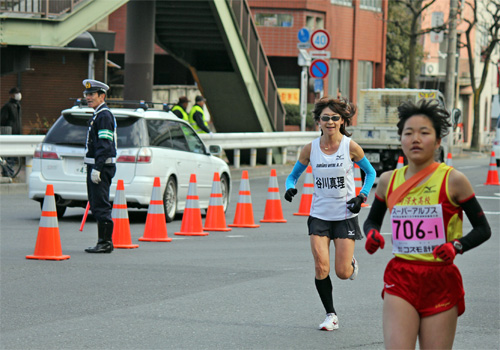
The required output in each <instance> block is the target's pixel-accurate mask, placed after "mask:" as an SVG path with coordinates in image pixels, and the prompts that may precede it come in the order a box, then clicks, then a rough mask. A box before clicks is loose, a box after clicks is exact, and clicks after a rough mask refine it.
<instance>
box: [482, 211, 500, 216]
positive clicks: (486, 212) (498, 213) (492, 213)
mask: <svg viewBox="0 0 500 350" xmlns="http://www.w3.org/2000/svg"><path fill="white" fill-rule="evenodd" d="M484 213H485V214H489V215H500V211H485V212H484Z"/></svg>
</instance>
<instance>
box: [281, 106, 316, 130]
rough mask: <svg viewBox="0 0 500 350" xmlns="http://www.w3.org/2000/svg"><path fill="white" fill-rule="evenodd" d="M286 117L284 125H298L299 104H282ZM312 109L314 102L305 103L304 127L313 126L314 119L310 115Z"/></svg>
mask: <svg viewBox="0 0 500 350" xmlns="http://www.w3.org/2000/svg"><path fill="white" fill-rule="evenodd" d="M284 106H285V111H286V117H285V124H286V125H299V126H300V106H299V105H291V104H287V103H285V104H284ZM313 109H314V104H312V103H308V104H307V113H306V127H307V128H314V119H313V117H312V111H313Z"/></svg>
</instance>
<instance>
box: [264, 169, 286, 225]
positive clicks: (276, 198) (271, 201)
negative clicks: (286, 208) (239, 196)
mask: <svg viewBox="0 0 500 350" xmlns="http://www.w3.org/2000/svg"><path fill="white" fill-rule="evenodd" d="M260 222H286V220H285V218H284V217H283V209H282V208H281V199H280V189H279V188H278V179H277V178H276V169H271V177H270V178H269V185H268V187H267V201H266V208H265V209H264V218H263V219H262V220H260Z"/></svg>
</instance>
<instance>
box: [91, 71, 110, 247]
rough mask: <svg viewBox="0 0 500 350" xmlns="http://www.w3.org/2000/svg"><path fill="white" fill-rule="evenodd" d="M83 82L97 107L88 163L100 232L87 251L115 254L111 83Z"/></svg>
mask: <svg viewBox="0 0 500 350" xmlns="http://www.w3.org/2000/svg"><path fill="white" fill-rule="evenodd" d="M83 85H84V86H85V91H84V92H83V94H84V96H85V99H86V100H87V105H88V106H89V107H92V108H93V109H94V115H93V116H92V119H91V120H89V129H88V131H87V144H86V147H85V158H84V162H85V164H87V194H88V197H89V203H90V209H92V214H93V215H94V217H95V219H96V221H97V232H98V240H97V245H96V246H95V247H89V248H87V249H85V251H86V252H87V253H111V252H112V251H113V241H112V239H111V237H112V235H113V220H112V219H111V203H110V202H109V188H110V186H111V179H112V178H113V176H115V172H116V120H115V117H114V116H113V114H112V113H111V111H110V110H109V108H108V106H106V102H105V101H104V99H105V97H106V92H107V91H108V89H109V86H108V85H106V84H104V83H101V82H100V81H97V80H92V79H86V80H84V81H83Z"/></svg>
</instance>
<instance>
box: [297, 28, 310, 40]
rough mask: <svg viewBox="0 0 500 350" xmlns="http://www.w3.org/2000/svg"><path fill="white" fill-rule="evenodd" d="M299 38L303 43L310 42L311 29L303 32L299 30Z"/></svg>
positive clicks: (305, 29) (303, 29)
mask: <svg viewBox="0 0 500 350" xmlns="http://www.w3.org/2000/svg"><path fill="white" fill-rule="evenodd" d="M297 38H298V39H299V41H300V42H301V43H306V42H308V41H309V29H307V28H302V29H301V30H299V32H298V33H297Z"/></svg>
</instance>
